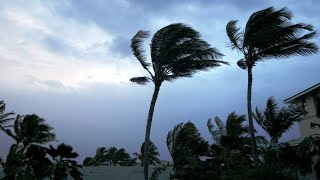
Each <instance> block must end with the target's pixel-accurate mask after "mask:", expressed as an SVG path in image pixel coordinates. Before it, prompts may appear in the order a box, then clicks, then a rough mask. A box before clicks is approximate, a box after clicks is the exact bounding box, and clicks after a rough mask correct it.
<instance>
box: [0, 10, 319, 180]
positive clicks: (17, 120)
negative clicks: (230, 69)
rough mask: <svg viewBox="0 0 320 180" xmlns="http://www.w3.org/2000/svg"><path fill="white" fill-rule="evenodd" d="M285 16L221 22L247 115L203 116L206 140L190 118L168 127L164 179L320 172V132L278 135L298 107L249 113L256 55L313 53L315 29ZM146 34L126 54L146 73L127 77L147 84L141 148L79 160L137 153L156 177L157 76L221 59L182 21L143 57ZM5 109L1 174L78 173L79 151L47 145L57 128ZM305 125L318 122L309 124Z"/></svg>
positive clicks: (133, 161)
mask: <svg viewBox="0 0 320 180" xmlns="http://www.w3.org/2000/svg"><path fill="white" fill-rule="evenodd" d="M291 17H292V13H291V12H290V11H289V10H288V9H286V8H282V9H280V10H276V9H274V8H273V7H269V8H266V9H263V10H260V11H257V12H255V13H253V14H252V15H251V16H250V17H249V19H248V21H247V23H246V26H245V28H244V29H243V31H240V28H238V27H237V26H236V23H237V21H236V20H232V21H230V22H229V23H228V24H227V26H226V32H227V35H228V37H229V40H230V47H231V48H232V49H233V50H237V51H238V52H240V53H241V54H242V55H243V58H242V59H240V60H239V61H238V62H237V65H238V66H239V67H240V68H241V69H244V70H246V71H247V73H248V84H247V85H248V87H247V113H248V116H246V115H238V114H236V113H235V112H232V113H230V114H229V115H228V116H227V119H226V120H225V121H223V120H221V119H220V118H219V117H215V118H214V121H212V119H209V120H208V121H207V128H208V132H209V133H210V135H211V139H210V141H206V140H205V139H204V138H203V137H202V136H201V134H200V132H199V130H198V129H197V127H196V126H195V125H194V124H193V123H192V122H191V121H188V122H186V123H180V124H177V125H176V126H174V127H173V129H172V130H170V131H169V132H168V134H167V138H166V144H167V147H168V150H169V153H170V155H171V157H172V160H173V166H172V168H173V174H171V179H175V180H179V179H180V180H194V179H197V180H207V179H262V180H263V179H299V177H300V176H303V175H307V174H308V173H311V172H312V171H313V170H315V172H316V175H317V178H318V179H320V158H319V157H320V137H318V136H316V137H313V136H310V137H307V138H305V139H304V140H303V141H302V142H300V143H299V144H298V145H296V144H295V145H292V144H289V143H280V142H279V139H280V138H281V136H282V135H283V134H284V133H285V132H287V131H288V130H289V129H290V128H291V127H292V125H293V124H294V123H295V122H297V121H299V120H301V115H302V114H303V111H302V109H301V108H296V107H282V108H278V105H277V103H276V101H275V100H274V98H273V97H270V98H269V99H268V100H267V103H266V108H265V110H264V111H260V110H259V108H258V107H256V110H255V112H252V105H251V97H252V81H253V80H252V77H253V75H252V74H253V72H252V71H253V67H254V66H255V65H256V64H257V63H258V62H262V61H266V60H269V59H280V58H286V57H290V56H295V55H302V56H305V55H311V54H315V53H317V52H318V46H317V45H316V44H315V43H313V42H311V39H312V38H313V37H314V36H315V35H316V32H315V30H314V27H313V26H312V25H308V24H303V23H297V24H294V23H292V22H291ZM149 35H150V33H149V32H147V31H142V30H140V31H138V32H137V33H136V35H135V36H134V37H133V38H132V40H131V48H132V51H133V54H134V56H135V57H136V59H137V60H138V61H139V63H140V64H141V66H142V68H143V69H145V70H146V72H147V73H148V76H143V77H133V78H131V79H130V81H131V82H133V83H137V84H140V85H146V84H148V83H149V82H152V83H153V85H154V91H153V96H152V99H151V103H150V107H149V112H148V117H147V124H146V133H145V139H144V142H143V144H142V145H141V149H140V152H139V153H134V156H136V157H135V158H133V157H131V156H130V154H128V153H127V152H126V150H125V149H124V148H121V149H117V148H116V147H110V148H109V149H107V148H106V147H99V148H98V149H97V150H96V153H95V155H94V156H93V157H86V158H85V159H84V161H83V165H84V166H101V165H107V166H135V165H138V163H137V160H140V161H141V163H140V165H141V166H144V179H145V180H147V179H148V178H149V173H148V167H149V165H150V164H151V165H155V166H156V167H155V170H154V172H153V173H152V175H151V177H150V179H152V180H154V179H157V177H158V176H159V174H161V173H162V172H164V171H165V170H166V169H167V168H168V167H169V166H170V165H169V164H168V165H164V164H161V161H160V159H159V152H158V149H157V147H156V145H155V144H154V143H153V142H152V141H151V140H150V133H151V125H152V119H153V113H154V108H155V104H156V101H157V98H158V94H159V91H160V87H161V85H162V83H163V82H164V81H169V82H172V81H174V80H176V79H178V78H182V77H192V75H193V74H195V73H197V72H200V71H205V70H209V69H212V68H216V67H219V66H221V65H223V64H228V63H227V62H225V61H222V60H221V58H222V56H223V54H222V53H221V52H219V51H218V50H217V49H215V48H212V47H211V46H210V45H209V44H208V43H207V42H206V41H204V40H202V39H201V38H200V34H199V32H197V31H196V30H194V29H193V28H191V27H189V26H187V25H185V24H182V23H176V24H170V25H168V26H166V27H163V28H162V29H160V30H158V31H157V32H156V33H155V34H154V36H153V37H152V39H151V44H150V54H151V61H150V62H149V61H148V60H147V58H146V56H145V55H144V53H145V52H144V48H143V42H144V40H145V39H146V38H148V37H149ZM319 99H320V97H319V95H318V94H316V95H315V97H314V101H315V106H316V111H317V113H316V115H317V116H318V117H319V116H320V115H319V114H320V106H319V104H320V103H319V102H320V100H319ZM5 110H6V104H5V103H4V101H0V130H1V131H3V132H4V133H5V134H6V135H8V137H10V138H12V139H13V140H14V144H12V146H11V147H10V150H9V152H8V155H7V157H6V161H5V162H4V161H3V159H2V158H0V162H1V165H2V166H3V168H4V173H5V177H4V178H3V179H4V180H16V179H22V180H29V179H30V180H31V179H32V180H33V179H44V178H50V179H54V180H60V179H67V178H68V177H72V178H73V179H77V180H80V179H82V177H83V174H82V173H81V172H80V170H79V168H81V167H82V166H81V165H79V164H78V163H77V161H76V160H75V159H76V158H77V157H78V156H79V155H78V153H77V152H75V151H74V149H73V148H72V146H70V145H66V144H64V143H60V144H59V145H58V146H56V147H54V146H53V145H50V144H49V143H52V142H53V141H55V140H56V135H55V133H54V131H53V128H52V127H51V126H50V125H48V124H46V122H45V119H43V118H41V117H39V116H38V115H36V114H31V115H24V116H22V115H19V114H18V115H16V116H15V113H13V112H9V113H6V112H5ZM14 116H15V117H14ZM246 118H248V120H247V119H246ZM253 118H254V119H255V120H256V122H257V123H258V124H259V125H260V126H261V127H262V128H263V129H264V130H265V131H266V132H267V133H268V135H269V136H270V138H271V139H270V141H269V142H268V140H267V139H266V138H265V137H263V136H256V135H255V133H256V130H255V128H254V125H253ZM247 121H248V123H247ZM311 126H319V124H317V123H312V124H311Z"/></svg>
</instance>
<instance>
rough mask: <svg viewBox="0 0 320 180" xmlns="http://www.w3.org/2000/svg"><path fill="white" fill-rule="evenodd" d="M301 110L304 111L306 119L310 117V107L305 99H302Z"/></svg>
mask: <svg viewBox="0 0 320 180" xmlns="http://www.w3.org/2000/svg"><path fill="white" fill-rule="evenodd" d="M301 108H302V109H303V110H304V117H307V115H308V106H307V103H306V100H305V99H302V104H301Z"/></svg>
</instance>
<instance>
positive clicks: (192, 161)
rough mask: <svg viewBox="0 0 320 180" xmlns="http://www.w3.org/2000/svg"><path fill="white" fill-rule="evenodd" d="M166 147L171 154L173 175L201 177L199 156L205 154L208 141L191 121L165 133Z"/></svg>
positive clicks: (192, 177)
mask: <svg viewBox="0 0 320 180" xmlns="http://www.w3.org/2000/svg"><path fill="white" fill-rule="evenodd" d="M166 143H167V147H168V149H169V152H170V154H171V156H172V160H173V169H174V176H175V177H176V178H178V179H201V178H199V176H198V175H199V174H201V173H202V171H201V172H200V171H199V170H201V169H202V166H201V164H202V163H203V162H202V160H201V156H206V154H207V151H208V142H206V141H205V140H204V139H203V138H202V137H201V135H200V133H199V131H198V129H197V128H196V126H195V125H194V124H193V123H192V122H190V121H189V122H186V123H180V124H178V125H176V126H175V127H174V128H173V129H172V130H171V131H169V132H168V134H167V142H166Z"/></svg>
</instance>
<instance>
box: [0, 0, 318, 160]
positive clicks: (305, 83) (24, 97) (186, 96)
mask: <svg viewBox="0 0 320 180" xmlns="http://www.w3.org/2000/svg"><path fill="white" fill-rule="evenodd" d="M269 6H275V7H276V8H282V7H285V6H287V7H288V8H289V9H290V10H291V11H292V12H293V15H294V17H293V21H294V22H304V23H308V24H309V23H310V24H313V25H314V26H315V28H316V29H317V30H319V25H318V22H320V16H319V14H318V12H319V10H320V9H319V8H320V3H319V1H316V0H306V1H303V2H302V1H298V0H284V1H281V2H279V1H277V2H275V1H266V0H262V1H254V0H247V1H236V0H234V1H216V0H212V1H209V0H203V1H191V0H188V1H182V0H176V1H169V0H162V1H160V0H159V1H147V0H132V1H129V0H110V1H101V0H97V1H91V0H77V1H76V0H74V1H72V0H68V1H2V2H1V3H0V34H1V36H0V75H1V77H2V78H1V79H0V84H1V88H0V95H1V96H0V99H3V100H5V102H6V103H7V110H8V111H11V110H14V111H15V112H16V113H19V114H31V113H36V114H38V115H39V116H41V117H43V118H45V119H46V120H47V122H48V123H49V124H50V125H52V126H53V127H54V128H55V132H56V134H57V139H58V140H59V141H62V142H65V143H68V144H71V145H72V146H74V148H75V149H76V150H77V151H78V152H79V154H80V155H81V158H80V159H83V157H85V156H91V155H93V154H94V152H95V150H96V148H97V147H99V146H106V147H110V146H116V147H119V148H120V147H124V148H126V149H127V150H128V151H129V152H130V153H133V152H136V151H138V150H139V149H140V145H141V143H142V142H143V139H144V132H145V123H146V117H147V111H148V108H149V103H150V99H151V95H152V91H153V87H152V85H147V86H138V85H135V84H131V83H130V82H129V79H130V78H131V77H133V76H139V75H146V74H145V72H144V71H143V69H142V68H141V67H140V65H139V63H138V62H137V61H136V59H135V57H134V56H133V55H132V53H131V51H130V39H131V38H132V37H133V35H134V34H135V33H136V32H137V31H138V30H140V29H143V30H149V31H151V33H152V34H154V33H155V32H156V31H157V30H158V29H160V28H162V27H164V26H166V25H169V24H170V23H176V22H183V23H186V24H188V25H190V26H192V27H193V28H194V29H196V30H197V31H199V32H200V34H201V35H202V38H203V39H204V40H206V41H207V42H209V43H210V44H211V45H212V46H213V47H216V48H218V49H219V50H220V51H221V52H222V53H223V54H225V56H224V60H225V61H228V62H229V63H230V66H224V67H219V68H217V69H215V70H210V71H208V72H202V73H199V74H197V75H195V76H194V77H193V78H185V79H180V80H176V81H174V82H173V83H169V82H167V83H165V84H163V87H162V89H161V92H160V95H159V98H158V102H157V105H156V110H155V115H154V121H153V126H152V132H151V139H152V140H153V141H154V142H155V143H156V145H157V146H158V148H159V149H160V153H161V158H163V159H169V153H168V151H167V148H166V145H165V137H166V134H167V132H168V131H169V130H171V129H172V128H173V127H174V125H176V124H177V123H180V122H186V121H188V120H191V121H192V122H194V123H195V124H196V126H197V127H198V128H199V129H200V131H201V133H202V135H203V136H204V137H206V138H208V139H209V134H208V132H207V129H206V122H207V120H208V118H210V117H214V116H219V117H220V118H221V119H225V117H226V116H227V115H228V113H230V112H232V111H236V112H237V113H238V114H246V87H247V74H246V72H245V71H243V70H241V69H240V68H238V67H237V66H236V62H237V60H239V59H240V58H241V55H240V54H238V53H237V52H233V51H231V50H230V49H229V48H228V47H227V45H228V38H227V35H226V33H225V25H226V24H227V23H228V21H230V20H233V19H238V20H239V25H240V26H241V27H243V26H244V25H245V23H246V21H247V19H248V17H249V16H250V14H252V13H253V12H255V11H258V10H261V9H263V8H267V7H269ZM315 41H316V42H317V43H318V44H319V41H320V39H319V36H317V37H316V38H315ZM149 42H150V39H148V40H147V42H146V48H148V44H149ZM147 50H148V49H147ZM147 54H148V52H147ZM319 67H320V55H319V54H318V55H313V56H308V57H293V58H288V59H281V60H270V61H266V62H262V63H260V64H258V65H257V66H256V67H255V69H254V71H253V76H254V82H253V100H252V104H253V107H255V106H259V107H260V108H263V107H264V104H265V102H266V100H267V98H268V97H269V96H274V97H275V98H276V100H278V102H280V103H281V104H282V101H283V100H284V99H285V98H287V97H289V96H291V95H293V94H295V93H297V92H299V91H301V90H303V89H305V88H308V87H309V86H312V85H314V84H316V83H318V82H319V81H320V80H319V77H320V71H319ZM257 129H258V130H259V133H261V134H265V132H263V130H261V129H260V128H258V127H257ZM298 136H299V132H298V128H297V126H295V127H293V128H292V130H291V131H289V132H288V133H287V134H286V135H285V136H284V138H283V139H284V140H286V139H291V138H295V137H298ZM0 141H1V146H0V156H2V157H3V156H4V155H6V153H7V150H8V148H9V146H10V143H11V140H10V139H8V138H7V137H6V136H4V134H3V133H0Z"/></svg>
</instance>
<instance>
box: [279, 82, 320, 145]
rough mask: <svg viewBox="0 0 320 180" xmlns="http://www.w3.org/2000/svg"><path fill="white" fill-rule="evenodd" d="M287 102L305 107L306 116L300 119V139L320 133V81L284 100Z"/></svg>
mask: <svg viewBox="0 0 320 180" xmlns="http://www.w3.org/2000/svg"><path fill="white" fill-rule="evenodd" d="M284 102H285V103H289V104H293V105H296V106H298V107H303V108H304V110H305V114H304V117H303V119H302V120H301V121H299V122H298V123H299V129H300V139H301V140H302V139H304V138H305V137H307V136H310V135H316V134H319V135H320V83H319V84H316V85H314V86H312V87H310V88H308V89H306V90H304V91H301V92H299V93H298V94H296V95H294V96H291V97H289V98H287V99H285V100H284Z"/></svg>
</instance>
